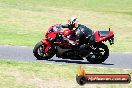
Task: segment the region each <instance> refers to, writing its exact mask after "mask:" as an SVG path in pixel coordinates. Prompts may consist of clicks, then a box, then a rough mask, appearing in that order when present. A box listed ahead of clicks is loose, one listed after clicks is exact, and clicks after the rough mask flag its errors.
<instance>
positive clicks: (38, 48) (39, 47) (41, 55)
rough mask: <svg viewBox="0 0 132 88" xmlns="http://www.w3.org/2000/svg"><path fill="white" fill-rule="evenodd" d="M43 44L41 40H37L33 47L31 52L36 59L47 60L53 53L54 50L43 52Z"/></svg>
mask: <svg viewBox="0 0 132 88" xmlns="http://www.w3.org/2000/svg"><path fill="white" fill-rule="evenodd" d="M44 49H45V45H44V44H43V43H42V42H38V43H37V44H36V45H35V47H34V49H33V53H34V56H35V57H36V58H37V60H48V59H50V58H52V57H53V56H54V55H55V52H54V51H55V50H53V49H52V50H49V51H48V52H47V53H45V52H44Z"/></svg>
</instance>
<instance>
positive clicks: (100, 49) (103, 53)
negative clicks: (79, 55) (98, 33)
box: [86, 43, 109, 64]
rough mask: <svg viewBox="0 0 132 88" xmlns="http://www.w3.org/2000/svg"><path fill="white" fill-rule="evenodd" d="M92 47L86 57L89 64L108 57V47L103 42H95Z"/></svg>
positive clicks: (98, 62) (102, 60)
mask: <svg viewBox="0 0 132 88" xmlns="http://www.w3.org/2000/svg"><path fill="white" fill-rule="evenodd" d="M94 47H95V48H96V49H95V50H94V51H93V52H92V54H91V55H89V56H87V57H86V59H87V60H88V61H89V62H90V64H100V63H102V62H104V61H105V60H106V59H107V58H108V56H109V49H108V47H107V45H105V44H104V43H97V44H95V46H94ZM93 56H94V57H93Z"/></svg>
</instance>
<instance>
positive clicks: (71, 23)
mask: <svg viewBox="0 0 132 88" xmlns="http://www.w3.org/2000/svg"><path fill="white" fill-rule="evenodd" d="M68 26H69V28H70V29H73V28H77V27H78V19H77V17H72V18H71V19H70V20H68Z"/></svg>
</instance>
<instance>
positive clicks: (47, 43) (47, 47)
mask: <svg viewBox="0 0 132 88" xmlns="http://www.w3.org/2000/svg"><path fill="white" fill-rule="evenodd" d="M42 43H43V44H44V45H45V48H44V51H45V53H47V52H48V51H49V49H50V48H51V44H50V42H49V41H48V40H47V39H43V40H42Z"/></svg>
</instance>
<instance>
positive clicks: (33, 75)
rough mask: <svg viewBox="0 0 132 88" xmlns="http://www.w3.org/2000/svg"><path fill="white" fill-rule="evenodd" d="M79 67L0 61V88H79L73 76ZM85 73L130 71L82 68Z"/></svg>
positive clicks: (126, 87) (96, 87)
mask: <svg viewBox="0 0 132 88" xmlns="http://www.w3.org/2000/svg"><path fill="white" fill-rule="evenodd" d="M78 67H79V65H70V64H62V65H61V64H56V65H53V64H45V63H42V62H16V61H7V60H0V88H48V87H50V88H68V87H70V88H80V86H79V85H78V84H77V83H76V80H75V76H76V74H77V68H78ZM83 67H84V68H85V70H86V73H89V74H91V73H93V74H94V73H95V74H97V73H99V74H103V73H106V74H107V73H111V74H119V73H122V74H130V75H131V76H132V70H125V69H115V68H114V69H113V68H102V67H101V68H100V67H94V66H87V65H84V66H83ZM87 87H90V88H106V87H107V88H119V87H120V88H131V87H132V83H130V84H86V85H84V86H82V87H81V88H87Z"/></svg>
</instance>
